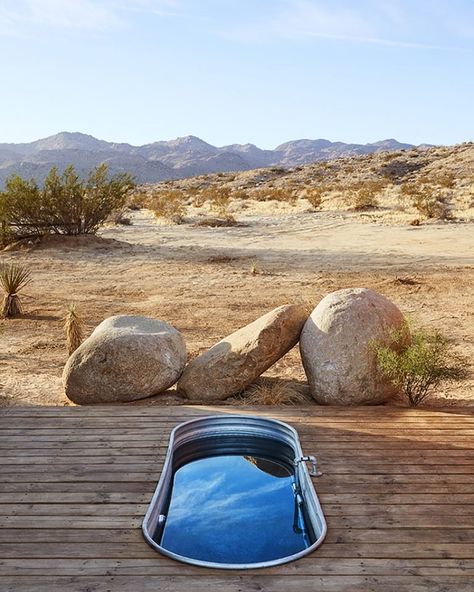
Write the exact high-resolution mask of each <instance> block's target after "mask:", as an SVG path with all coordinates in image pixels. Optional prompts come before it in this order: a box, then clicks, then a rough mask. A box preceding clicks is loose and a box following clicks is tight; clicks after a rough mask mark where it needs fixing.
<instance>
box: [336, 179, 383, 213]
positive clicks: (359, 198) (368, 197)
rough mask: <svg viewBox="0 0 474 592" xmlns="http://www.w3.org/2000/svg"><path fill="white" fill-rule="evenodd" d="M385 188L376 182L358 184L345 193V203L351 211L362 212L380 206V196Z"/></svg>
mask: <svg viewBox="0 0 474 592" xmlns="http://www.w3.org/2000/svg"><path fill="white" fill-rule="evenodd" d="M384 187H385V185H384V184H382V183H379V182H376V181H367V182H366V183H361V184H356V185H354V186H352V187H350V188H349V189H348V191H347V192H346V193H345V202H346V204H347V205H348V207H349V208H350V209H351V210H356V211H361V210H367V209H369V208H376V207H377V206H378V205H379V200H378V194H379V193H380V191H381V190H382V189H383V188H384Z"/></svg>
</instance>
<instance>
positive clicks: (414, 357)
mask: <svg viewBox="0 0 474 592" xmlns="http://www.w3.org/2000/svg"><path fill="white" fill-rule="evenodd" d="M403 335H405V333H403V332H401V331H399V332H395V333H394V334H393V335H392V339H391V343H389V344H388V345H383V344H380V343H374V344H372V346H373V350H374V352H375V355H376V361H377V365H378V368H379V370H380V372H381V373H382V375H384V376H386V377H387V378H388V379H389V380H390V381H391V382H392V384H394V385H395V386H396V387H398V388H399V389H400V390H401V391H402V392H403V394H404V396H405V397H406V399H407V400H408V403H409V405H410V406H411V407H416V406H417V405H419V404H420V403H422V402H423V401H424V400H425V399H426V398H427V397H429V396H430V395H431V394H432V393H433V391H434V390H436V388H437V387H438V386H439V385H440V384H441V383H443V382H446V381H452V380H460V379H461V378H463V377H464V376H465V369H464V363H465V361H464V360H463V358H461V357H460V356H459V355H457V354H456V353H455V352H454V351H453V346H452V343H451V341H450V340H449V339H448V338H447V337H445V336H444V335H442V334H441V333H440V332H438V331H434V332H429V331H425V330H421V329H420V330H418V331H414V332H413V333H412V336H411V340H410V342H408V343H405V344H403V339H404V337H403Z"/></svg>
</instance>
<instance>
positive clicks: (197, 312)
mask: <svg viewBox="0 0 474 592" xmlns="http://www.w3.org/2000/svg"><path fill="white" fill-rule="evenodd" d="M132 218H133V225H131V226H114V227H108V228H105V229H103V230H102V231H101V233H100V237H97V238H95V237H82V238H77V239H70V240H68V239H65V238H59V239H56V240H50V241H45V242H44V243H43V244H41V245H39V246H35V245H32V246H30V247H27V248H23V249H22V250H18V251H9V252H5V253H4V254H3V259H4V260H5V261H21V262H24V263H26V264H28V265H29V266H30V267H31V269H32V271H33V281H32V282H31V284H30V285H29V286H28V287H27V288H26V290H25V293H24V295H23V304H24V309H25V313H26V314H25V316H24V317H23V318H19V319H12V320H4V321H1V335H0V404H3V405H11V404H40V405H57V404H59V405H63V404H68V401H67V399H66V398H65V396H64V394H63V391H62V388H61V372H62V367H63V365H64V363H65V361H66V358H67V354H66V350H65V347H64V337H63V330H62V317H63V315H64V312H65V309H66V307H67V305H68V304H69V303H70V302H72V301H74V302H76V303H77V305H78V309H79V312H80V313H81V315H82V316H83V318H84V320H85V322H86V326H87V332H88V333H90V332H91V331H92V330H93V328H94V327H95V326H96V325H97V324H98V323H99V322H100V321H101V320H103V319H104V318H105V317H107V316H110V315H114V314H122V313H127V314H143V315H149V316H152V317H156V318H160V319H163V320H165V321H167V322H169V323H171V324H172V325H174V326H175V327H177V328H178V329H179V330H180V331H181V332H182V333H183V335H184V336H185V339H186V342H187V344H188V350H189V354H190V356H194V355H196V354H197V353H199V352H200V351H204V350H205V349H207V348H208V347H209V346H211V345H212V344H213V343H214V342H215V341H217V340H219V339H221V338H222V337H224V336H225V335H227V334H229V333H230V332H232V331H234V330H236V329H237V328H239V327H241V326H242V325H245V324H246V323H248V322H251V321H252V320H254V319H255V318H256V317H258V316H260V315H262V314H264V313H265V312H267V311H268V310H270V309H271V308H273V307H275V306H279V305H281V304H286V303H291V302H302V301H304V302H310V303H312V304H314V305H316V304H317V303H318V301H319V300H320V299H321V298H322V297H323V296H325V295H326V294H327V293H329V292H332V291H334V290H337V289H340V288H343V287H351V286H364V287H370V288H373V289H375V290H377V291H379V292H381V293H383V294H385V295H386V296H387V297H389V298H391V299H392V300H393V301H394V302H395V303H396V304H397V305H398V306H399V307H400V308H401V310H402V311H403V312H404V313H406V314H407V315H408V317H409V318H411V319H412V321H413V322H414V323H415V324H417V325H423V326H428V327H431V328H438V329H440V330H442V331H443V332H444V333H445V334H447V335H448V336H450V337H452V338H453V339H454V341H455V344H456V348H457V349H458V350H459V351H460V352H461V353H463V354H464V355H465V356H467V358H468V359H469V360H471V361H472V360H473V359H474V316H473V309H474V307H473V304H474V297H473V287H474V226H473V225H472V224H467V223H438V224H427V225H422V226H420V227H411V226H408V225H407V226H400V225H398V226H394V225H389V224H381V223H374V222H373V221H371V219H370V217H369V218H367V219H365V220H364V219H361V218H360V216H359V217H357V218H356V217H354V216H352V215H351V214H349V213H344V212H316V213H310V212H295V213H289V212H286V213H285V214H284V215H282V214H279V213H276V214H275V215H265V216H263V215H255V213H254V215H251V214H249V213H243V214H242V215H239V221H241V222H242V226H238V227H233V228H201V227H194V226H193V225H192V224H190V223H187V224H183V225H179V226H173V225H165V224H159V223H158V222H157V221H156V220H155V219H154V218H153V216H152V215H151V214H150V213H149V212H148V211H146V210H141V211H139V212H135V213H133V214H132ZM252 267H253V268H254V269H255V268H256V270H257V273H252V272H251V268H252ZM266 375H267V376H270V377H279V379H281V380H284V381H287V382H288V384H292V385H296V386H299V387H301V388H302V389H304V387H305V376H304V372H303V369H302V366H301V361H300V358H299V353H298V350H297V348H295V349H294V350H292V351H291V352H290V353H289V354H288V355H287V356H285V357H284V358H283V359H282V360H280V362H278V363H277V364H276V365H275V366H273V367H272V368H271V369H270V370H269V371H268V372H267V374H266ZM162 401H163V398H162V397H156V398H154V399H152V400H147V401H146V403H154V404H159V403H161V402H162ZM430 403H431V404H433V405H466V404H471V405H472V404H474V376H473V373H472V372H471V373H470V374H469V376H468V378H467V379H466V380H463V381H462V382H461V383H458V384H449V385H446V386H445V387H443V389H440V391H439V392H438V393H437V394H436V395H435V396H434V397H433V399H431V402H430Z"/></svg>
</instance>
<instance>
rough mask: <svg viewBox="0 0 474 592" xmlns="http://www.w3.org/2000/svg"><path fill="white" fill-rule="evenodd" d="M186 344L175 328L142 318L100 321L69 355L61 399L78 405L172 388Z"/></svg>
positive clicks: (113, 401)
mask: <svg viewBox="0 0 474 592" xmlns="http://www.w3.org/2000/svg"><path fill="white" fill-rule="evenodd" d="M185 364H186V345H185V343H184V339H183V337H182V335H181V333H179V331H177V330H176V329H175V328H174V327H171V325H168V324H167V323H164V322H163V321H158V320H156V319H150V318H147V317H139V316H125V315H123V316H115V317H110V318H108V319H106V320H105V321H103V322H102V323H100V325H98V327H96V329H95V330H94V332H93V333H92V335H91V336H90V337H89V338H88V339H86V340H85V341H84V343H82V345H81V346H80V347H79V348H78V349H77V350H76V351H75V352H74V353H73V354H72V355H71V357H70V358H69V360H68V361H67V363H66V366H65V368H64V372H63V382H64V387H65V390H66V395H67V396H68V397H69V399H71V401H74V403H78V404H80V405H84V404H94V403H118V402H125V401H134V400H136V399H144V398H145V397H150V396H151V395H156V394H158V393H161V392H162V391H165V390H166V389H167V388H168V387H170V386H171V385H172V384H174V383H175V382H176V381H177V380H178V378H179V376H180V374H181V372H182V371H183V368H184V365H185Z"/></svg>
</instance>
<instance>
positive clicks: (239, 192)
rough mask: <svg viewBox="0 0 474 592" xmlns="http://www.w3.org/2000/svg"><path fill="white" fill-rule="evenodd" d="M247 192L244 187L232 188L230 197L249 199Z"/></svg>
mask: <svg viewBox="0 0 474 592" xmlns="http://www.w3.org/2000/svg"><path fill="white" fill-rule="evenodd" d="M249 197H250V196H249V194H248V193H247V191H245V190H244V189H234V190H233V191H232V198H233V199H243V200H245V199H249Z"/></svg>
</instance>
